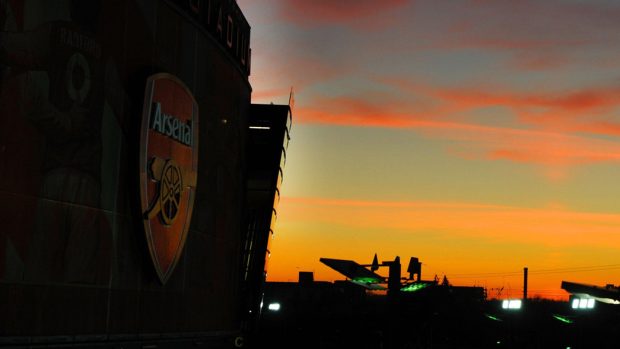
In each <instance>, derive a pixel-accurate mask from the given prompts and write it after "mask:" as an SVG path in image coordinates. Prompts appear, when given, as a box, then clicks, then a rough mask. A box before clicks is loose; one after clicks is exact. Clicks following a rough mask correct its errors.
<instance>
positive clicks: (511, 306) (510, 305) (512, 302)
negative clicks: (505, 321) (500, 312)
mask: <svg viewBox="0 0 620 349" xmlns="http://www.w3.org/2000/svg"><path fill="white" fill-rule="evenodd" d="M522 304H523V302H521V300H520V299H504V300H503V301H502V309H508V310H520V309H521V305H522Z"/></svg>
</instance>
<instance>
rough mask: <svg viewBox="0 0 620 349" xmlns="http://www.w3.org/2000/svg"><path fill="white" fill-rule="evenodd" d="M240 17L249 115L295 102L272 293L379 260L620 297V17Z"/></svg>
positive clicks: (508, 287) (507, 8)
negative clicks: (246, 35)
mask: <svg viewBox="0 0 620 349" xmlns="http://www.w3.org/2000/svg"><path fill="white" fill-rule="evenodd" d="M239 5H240V7H241V9H242V11H243V12H244V14H245V15H246V17H247V18H248V21H249V22H250V24H251V25H252V75H251V83H252V86H253V89H254V91H253V97H252V98H253V102H255V103H269V102H275V103H286V102H287V101H288V91H289V89H290V87H291V86H293V87H294V88H295V91H296V98H295V99H296V105H295V110H294V116H293V119H294V126H293V131H292V135H291V136H292V140H291V143H290V148H289V152H288V154H287V155H288V156H287V164H286V169H285V177H284V178H285V179H284V185H283V190H282V194H283V199H282V201H281V203H280V206H279V208H278V217H279V218H278V222H277V231H276V240H275V242H274V244H273V246H272V247H273V252H272V258H271V262H270V264H269V275H268V280H272V281H275V280H291V281H295V280H296V279H297V273H298V271H307V270H310V271H314V272H315V278H316V279H319V280H335V279H341V278H342V277H341V276H339V275H338V274H336V273H335V272H332V271H331V270H330V269H329V268H327V267H325V266H323V265H322V264H320V263H319V261H318V260H319V258H320V257H331V258H342V259H352V260H356V261H358V262H360V263H370V261H371V260H372V256H373V255H374V253H375V252H376V253H378V255H379V258H380V259H381V260H392V259H393V258H394V257H395V256H397V255H398V256H400V257H401V260H403V261H404V263H405V264H406V261H407V260H408V258H409V257H411V256H416V257H418V258H420V260H421V261H422V262H423V275H424V277H425V278H427V279H431V278H432V277H433V276H434V275H435V274H437V275H438V276H439V277H442V276H443V275H444V274H445V275H447V276H448V278H449V279H450V280H451V282H452V283H453V284H456V285H481V286H485V287H487V289H488V292H489V295H492V296H499V297H507V296H511V295H514V296H516V295H519V294H520V293H521V289H522V274H521V273H522V270H523V267H525V266H527V267H529V270H530V286H529V288H530V294H531V295H540V296H544V297H552V298H558V297H560V298H561V297H566V293H565V292H564V291H562V290H561V289H560V283H561V281H562V280H570V281H576V282H584V283H592V284H598V285H605V284H607V283H615V284H618V283H620V281H619V277H620V259H619V258H618V255H620V254H619V253H618V252H620V185H619V184H618V174H620V98H619V95H620V74H619V73H618V71H619V69H618V68H619V67H620V60H618V57H619V56H620V37H619V36H618V35H617V33H618V32H619V31H620V22H618V21H617V18H618V17H619V16H620V5H618V4H617V3H615V2H614V1H604V0H599V1H588V2H584V1H577V0H562V1H560V0H550V1H545V2H540V1H534V0H525V1H519V2H514V1H508V0H500V1H479V0H470V1H461V2H436V1H419V0H418V1H408V0H390V1H384V2H380V3H377V2H376V1H369V0H356V1H348V0H343V1H330V0H316V1H302V0H259V1H249V0H243V1H241V0H240V1H239ZM404 267H405V268H406V265H405V266H404Z"/></svg>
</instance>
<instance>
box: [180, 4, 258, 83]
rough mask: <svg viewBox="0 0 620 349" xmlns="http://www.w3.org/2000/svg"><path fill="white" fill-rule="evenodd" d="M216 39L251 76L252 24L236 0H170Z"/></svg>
mask: <svg viewBox="0 0 620 349" xmlns="http://www.w3.org/2000/svg"><path fill="white" fill-rule="evenodd" d="M169 1H170V2H172V3H173V4H174V5H176V7H177V8H179V9H180V10H182V11H183V12H184V13H186V14H187V15H189V16H190V17H192V18H193V19H194V20H195V21H196V22H197V23H198V24H199V25H200V26H201V27H202V28H203V29H204V30H206V31H207V32H208V33H209V34H211V36H212V37H213V38H215V39H216V40H217V41H218V42H219V43H220V44H221V45H222V46H223V47H224V48H225V49H226V51H228V52H229V53H230V54H231V55H232V56H233V57H234V58H235V60H236V61H237V63H238V64H239V66H240V67H241V69H242V70H243V71H244V72H245V73H246V74H247V75H250V60H251V51H252V50H251V49H250V25H249V24H248V22H247V20H246V19H245V17H244V16H243V13H241V10H240V9H239V6H238V5H237V2H236V1H234V0H169Z"/></svg>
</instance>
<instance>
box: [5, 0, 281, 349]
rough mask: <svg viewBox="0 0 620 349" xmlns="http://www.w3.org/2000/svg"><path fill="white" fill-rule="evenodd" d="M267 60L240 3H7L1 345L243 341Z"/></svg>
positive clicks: (200, 0)
mask: <svg viewBox="0 0 620 349" xmlns="http://www.w3.org/2000/svg"><path fill="white" fill-rule="evenodd" d="M250 65H251V50H250V26H249V24H248V23H247V21H246V19H245V18H244V16H243V14H242V12H241V10H240V9H239V7H238V5H237V4H236V2H235V1H233V0H152V1H151V0H148V1H147V0H105V1H104V0H89V1H86V0H58V1H47V0H0V73H1V76H0V222H2V224H1V225H0V342H4V343H10V344H12V345H22V346H45V345H64V344H66V345H77V346H79V345H82V346H83V347H91V346H92V345H93V343H98V344H101V345H110V346H112V345H120V344H119V343H121V344H122V346H123V347H125V348H127V347H132V346H135V347H140V346H141V345H144V344H145V343H154V344H153V345H160V344H161V343H173V344H175V345H177V346H175V347H182V345H187V346H196V345H205V346H209V347H218V346H223V347H227V346H231V345H233V344H240V343H241V342H242V341H243V335H244V334H243V328H244V326H245V325H244V324H246V323H247V321H248V319H247V315H246V313H247V299H250V298H251V299H255V298H257V296H250V295H254V294H258V293H260V289H259V288H260V285H259V284H252V285H250V286H248V284H247V283H246V282H245V281H244V277H245V274H244V273H245V271H244V268H245V266H244V264H243V263H244V248H243V246H244V243H245V240H246V238H247V236H246V231H247V224H246V223H247V222H246V219H247V212H248V210H249V208H248V195H249V194H248V190H247V189H248V187H247V185H246V184H247V180H248V166H249V156H248V152H247V148H248V140H249V139H250V133H251V132H250V131H251V129H250V128H249V126H250V119H251V114H250V112H251V86H250V84H249V82H248V76H249V74H250ZM282 132H283V134H284V131H282ZM286 136H287V137H288V135H286ZM278 154H280V152H278ZM278 168H279V167H278ZM271 206H273V205H271ZM264 248H265V249H266V245H265V247H264ZM264 253H265V251H263V254H264ZM252 263H258V264H260V266H258V265H257V266H254V265H253V266H252V270H253V272H256V271H255V270H264V259H263V260H262V261H260V262H259V261H258V260H253V261H252ZM262 275H263V273H262V272H261V273H260V276H262ZM158 343H159V344H158ZM0 344H2V343H0ZM162 345H163V344H162Z"/></svg>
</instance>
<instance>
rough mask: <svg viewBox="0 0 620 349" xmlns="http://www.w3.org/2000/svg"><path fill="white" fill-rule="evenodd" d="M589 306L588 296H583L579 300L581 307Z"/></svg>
mask: <svg viewBox="0 0 620 349" xmlns="http://www.w3.org/2000/svg"><path fill="white" fill-rule="evenodd" d="M587 307H588V300H587V299H586V298H581V299H580V300H579V309H585V308H587Z"/></svg>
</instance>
